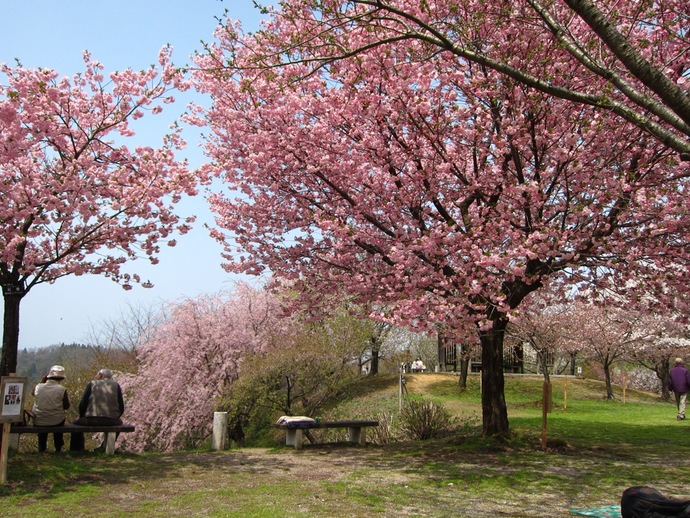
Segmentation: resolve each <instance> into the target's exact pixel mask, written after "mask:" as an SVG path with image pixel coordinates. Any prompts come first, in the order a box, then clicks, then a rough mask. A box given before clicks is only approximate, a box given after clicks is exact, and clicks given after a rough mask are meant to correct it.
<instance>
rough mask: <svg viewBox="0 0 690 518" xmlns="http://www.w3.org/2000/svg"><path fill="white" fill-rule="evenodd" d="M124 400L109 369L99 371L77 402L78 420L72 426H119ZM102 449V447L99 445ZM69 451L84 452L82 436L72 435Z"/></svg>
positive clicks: (78, 434)
mask: <svg viewBox="0 0 690 518" xmlns="http://www.w3.org/2000/svg"><path fill="white" fill-rule="evenodd" d="M124 411H125V400H124V398H123V397H122V389H121V388H120V384H119V383H118V382H117V381H115V380H113V373H112V371H111V370H110V369H101V370H99V371H98V374H97V375H96V379H94V380H92V381H90V382H89V384H88V385H86V388H85V389H84V394H83V395H82V397H81V401H80V402H79V419H76V420H75V421H74V424H76V425H80V426H89V425H94V426H100V425H113V426H116V425H121V424H122V419H120V417H121V416H122V414H123V412H124ZM101 447H104V445H101ZM69 449H70V450H71V451H83V450H84V434H83V433H73V434H72V436H71V439H70V447H69Z"/></svg>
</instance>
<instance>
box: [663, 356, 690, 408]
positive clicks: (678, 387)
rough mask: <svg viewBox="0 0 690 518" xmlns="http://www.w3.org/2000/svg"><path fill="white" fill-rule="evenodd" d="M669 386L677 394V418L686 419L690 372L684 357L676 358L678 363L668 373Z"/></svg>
mask: <svg viewBox="0 0 690 518" xmlns="http://www.w3.org/2000/svg"><path fill="white" fill-rule="evenodd" d="M668 388H669V390H672V391H673V393H674V394H675V396H676V407H677V408H678V416H677V417H676V419H678V420H679V421H682V420H683V419H685V406H686V404H687V401H688V392H689V391H690V372H688V369H686V368H685V362H684V361H683V358H676V365H675V367H673V368H672V369H671V372H670V373H669V375H668Z"/></svg>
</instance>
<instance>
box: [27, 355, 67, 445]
mask: <svg viewBox="0 0 690 518" xmlns="http://www.w3.org/2000/svg"><path fill="white" fill-rule="evenodd" d="M64 379H65V368H64V367H63V366H62V365H53V366H52V367H51V368H50V372H48V374H46V375H45V376H44V377H43V379H42V380H41V383H39V384H38V385H36V388H34V396H35V400H34V406H33V409H32V410H33V413H34V418H33V419H34V425H35V426H61V425H63V424H65V410H67V409H68V408H69V395H68V394H67V389H66V388H65V387H63V386H62V385H60V382H61V381H62V380H64ZM53 443H54V445H55V451H56V452H60V451H61V450H62V447H63V446H64V445H65V441H64V438H63V434H62V433H54V434H53ZM47 447H48V434H47V433H39V434H38V451H40V452H44V451H46V449H47Z"/></svg>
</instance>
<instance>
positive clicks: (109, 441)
mask: <svg viewBox="0 0 690 518" xmlns="http://www.w3.org/2000/svg"><path fill="white" fill-rule="evenodd" d="M116 438H117V434H116V433H115V432H105V438H104V441H105V454H106V455H113V454H114V453H115V439H116Z"/></svg>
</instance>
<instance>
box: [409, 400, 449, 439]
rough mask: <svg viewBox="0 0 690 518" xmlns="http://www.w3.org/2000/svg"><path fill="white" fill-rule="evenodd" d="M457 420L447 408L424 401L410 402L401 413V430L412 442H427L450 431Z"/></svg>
mask: <svg viewBox="0 0 690 518" xmlns="http://www.w3.org/2000/svg"><path fill="white" fill-rule="evenodd" d="M454 424H455V419H454V418H453V417H452V416H451V415H450V414H449V413H448V411H447V410H446V408H445V407H444V406H443V405H441V404H439V403H434V402H433V401H428V400H424V399H420V400H408V401H407V402H406V403H405V405H403V407H402V412H401V413H400V429H401V430H402V432H403V434H404V435H405V436H406V437H408V438H409V439H412V440H422V441H424V440H427V439H432V438H434V437H439V436H441V435H444V434H446V433H448V432H449V431H450V429H451V428H452V427H453V425H454Z"/></svg>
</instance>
